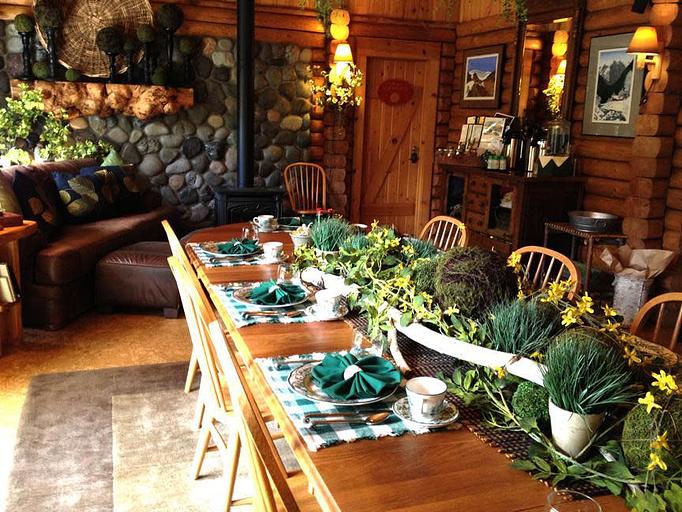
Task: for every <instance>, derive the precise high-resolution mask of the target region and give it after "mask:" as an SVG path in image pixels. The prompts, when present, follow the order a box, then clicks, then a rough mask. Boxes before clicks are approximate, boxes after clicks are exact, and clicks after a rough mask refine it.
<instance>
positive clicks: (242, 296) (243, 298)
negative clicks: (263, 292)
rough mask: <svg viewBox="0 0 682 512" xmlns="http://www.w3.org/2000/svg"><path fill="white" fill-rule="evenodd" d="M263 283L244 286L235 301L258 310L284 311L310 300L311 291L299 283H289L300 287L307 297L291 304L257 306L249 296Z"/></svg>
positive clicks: (235, 295) (238, 291) (236, 291)
mask: <svg viewBox="0 0 682 512" xmlns="http://www.w3.org/2000/svg"><path fill="white" fill-rule="evenodd" d="M260 284H262V283H257V284H253V285H251V286H244V287H243V288H238V289H237V290H235V291H234V293H233V294H232V296H233V297H234V300H236V301H237V302H241V303H242V304H245V305H247V306H249V307H252V308H258V309H284V308H290V307H293V306H298V305H299V304H303V303H304V302H305V301H307V300H308V299H309V298H310V290H308V288H306V287H305V286H301V285H300V284H298V283H291V282H289V283H288V284H295V285H296V286H298V287H300V288H302V289H303V291H305V297H303V298H302V299H301V300H298V301H296V302H291V303H289V304H272V305H269V304H256V303H254V302H253V301H252V300H251V299H249V296H250V295H251V291H252V290H253V289H254V288H255V287H257V286H259V285H260Z"/></svg>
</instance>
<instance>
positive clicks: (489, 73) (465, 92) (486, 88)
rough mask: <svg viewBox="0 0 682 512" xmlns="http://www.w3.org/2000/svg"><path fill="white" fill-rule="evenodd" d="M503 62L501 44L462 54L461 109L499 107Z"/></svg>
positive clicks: (502, 46) (502, 47)
mask: <svg viewBox="0 0 682 512" xmlns="http://www.w3.org/2000/svg"><path fill="white" fill-rule="evenodd" d="M503 61H504V45H503V44H500V45H497V46H489V47H486V48H476V49H475V50H468V51H465V52H464V74H463V76H462V99H461V105H462V107H481V108H497V107H499V106H500V96H501V94H500V93H501V90H502V71H503Z"/></svg>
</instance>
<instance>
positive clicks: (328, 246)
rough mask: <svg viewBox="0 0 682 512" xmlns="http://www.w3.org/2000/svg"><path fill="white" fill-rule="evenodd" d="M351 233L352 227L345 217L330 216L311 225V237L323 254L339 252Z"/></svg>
mask: <svg viewBox="0 0 682 512" xmlns="http://www.w3.org/2000/svg"><path fill="white" fill-rule="evenodd" d="M350 235H351V228H350V225H349V224H348V222H346V221H345V220H344V219H338V218H336V217H329V218H327V219H321V220H319V221H317V222H315V223H314V224H313V225H312V226H311V227H310V239H311V241H312V243H313V246H314V247H315V249H317V252H318V253H319V254H320V255H321V256H326V255H333V254H338V252H339V248H340V247H341V244H342V243H343V242H344V240H346V238H348V237H349V236H350Z"/></svg>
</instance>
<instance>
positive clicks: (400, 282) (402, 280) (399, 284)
mask: <svg viewBox="0 0 682 512" xmlns="http://www.w3.org/2000/svg"><path fill="white" fill-rule="evenodd" d="M393 284H394V285H395V286H396V288H405V287H406V286H407V285H408V284H410V280H409V279H408V278H407V277H398V278H396V280H395V281H394V282H393Z"/></svg>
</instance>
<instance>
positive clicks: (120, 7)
mask: <svg viewBox="0 0 682 512" xmlns="http://www.w3.org/2000/svg"><path fill="white" fill-rule="evenodd" d="M36 3H37V0H34V5H33V6H34V7H35V4H36ZM60 8H61V9H62V14H63V17H64V21H63V23H62V26H61V27H60V29H59V35H58V37H57V54H58V57H59V62H60V63H61V64H62V65H64V66H65V67H66V68H74V69H77V70H78V71H80V72H81V73H82V74H84V75H87V76H92V77H106V76H109V61H108V59H107V57H106V55H105V54H104V53H103V52H102V51H101V50H100V49H99V48H97V44H96V43H95V39H96V37H97V31H98V30H99V29H101V28H104V27H112V26H117V27H119V28H120V29H121V32H122V33H124V34H135V30H136V29H137V26H138V25H140V24H142V23H149V24H152V23H153V20H154V14H153V12H152V6H151V5H150V3H149V0H64V1H63V2H61V7H60ZM38 38H39V40H40V43H41V44H42V45H43V46H44V47H47V45H46V42H45V37H44V34H43V32H42V30H41V29H40V27H38ZM117 69H118V72H119V73H120V72H123V71H125V64H124V59H123V57H122V56H119V57H118V59H117Z"/></svg>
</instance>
